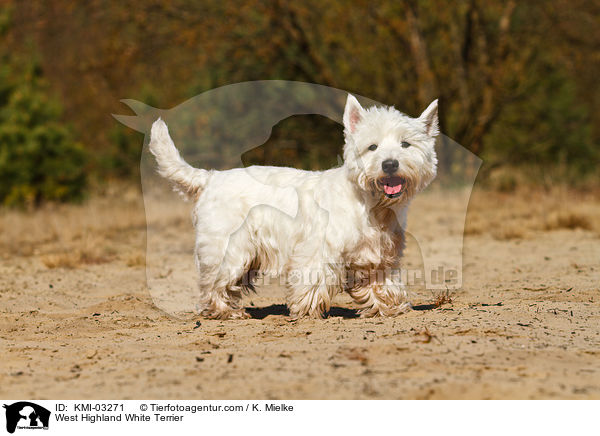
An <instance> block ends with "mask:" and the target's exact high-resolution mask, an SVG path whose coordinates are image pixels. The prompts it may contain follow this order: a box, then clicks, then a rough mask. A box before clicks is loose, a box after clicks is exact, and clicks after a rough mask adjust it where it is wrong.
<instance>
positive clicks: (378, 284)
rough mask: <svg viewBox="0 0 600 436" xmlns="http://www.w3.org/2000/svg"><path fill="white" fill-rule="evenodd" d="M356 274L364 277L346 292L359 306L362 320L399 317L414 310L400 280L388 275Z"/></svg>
mask: <svg viewBox="0 0 600 436" xmlns="http://www.w3.org/2000/svg"><path fill="white" fill-rule="evenodd" d="M356 274H357V275H359V276H362V277H359V280H358V282H356V283H355V284H354V286H351V287H349V288H347V289H346V291H347V292H348V293H349V294H350V296H351V297H352V298H353V299H354V301H355V302H356V303H357V304H358V305H359V311H358V313H359V314H360V316H361V317H362V318H370V317H374V316H398V315H401V314H403V313H406V312H408V311H409V310H411V309H412V305H411V304H410V302H409V301H408V295H407V293H406V289H405V287H404V285H403V284H402V282H401V281H400V280H394V279H392V278H391V277H389V275H387V274H369V273H368V272H366V273H364V272H362V273H361V272H358V273H356ZM371 276H372V277H371Z"/></svg>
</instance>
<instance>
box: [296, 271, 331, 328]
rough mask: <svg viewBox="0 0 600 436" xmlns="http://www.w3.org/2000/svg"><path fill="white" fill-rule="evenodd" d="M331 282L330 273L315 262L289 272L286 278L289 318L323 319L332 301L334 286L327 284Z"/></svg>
mask: <svg viewBox="0 0 600 436" xmlns="http://www.w3.org/2000/svg"><path fill="white" fill-rule="evenodd" d="M311 266H312V267H311ZM332 280H335V277H334V276H333V273H332V271H329V270H328V269H327V268H324V267H322V264H319V263H316V262H315V263H312V264H311V265H303V266H302V268H301V269H294V270H293V271H291V272H290V273H289V274H288V277H287V287H288V289H289V295H288V303H287V305H288V308H289V309H290V316H291V317H292V318H293V319H297V318H301V317H303V316H309V317H311V318H323V316H324V315H325V313H326V312H327V311H328V310H329V308H330V307H331V300H332V299H333V289H334V286H331V283H328V281H332Z"/></svg>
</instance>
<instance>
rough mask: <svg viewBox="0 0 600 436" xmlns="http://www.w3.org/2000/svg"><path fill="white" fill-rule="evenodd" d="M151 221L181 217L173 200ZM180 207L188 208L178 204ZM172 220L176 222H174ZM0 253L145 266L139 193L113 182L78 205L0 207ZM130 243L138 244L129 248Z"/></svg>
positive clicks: (60, 263) (56, 261) (64, 263)
mask: <svg viewBox="0 0 600 436" xmlns="http://www.w3.org/2000/svg"><path fill="white" fill-rule="evenodd" d="M173 202H174V203H175V202H176V205H174V206H173V207H171V205H170V204H169V205H168V206H167V207H165V208H164V211H163V212H161V213H162V214H163V215H162V216H155V217H152V218H151V220H154V221H157V222H161V223H163V224H167V223H168V225H172V224H173V222H174V221H177V220H179V221H181V220H180V218H179V215H181V214H180V213H179V212H178V211H177V205H180V203H182V202H181V201H180V200H179V199H178V198H173ZM181 207H189V205H187V206H186V205H185V204H184V205H183V206H181ZM175 225H177V223H175ZM0 229H1V231H0V258H7V257H12V256H25V257H28V256H36V257H39V259H40V260H41V262H42V263H43V264H44V265H45V266H46V267H48V268H78V267H81V266H85V265H93V264H101V263H106V262H111V261H114V260H116V259H121V260H122V261H124V262H125V263H126V264H127V265H128V266H130V267H137V266H143V265H145V262H146V259H145V254H144V252H143V248H144V237H145V231H146V216H145V213H144V207H143V203H142V198H141V193H139V191H138V190H137V189H135V188H134V187H132V186H118V187H117V188H115V189H112V190H111V189H109V191H108V192H107V193H104V194H102V195H95V196H92V198H90V199H89V200H88V201H87V202H86V203H85V204H82V205H55V204H48V205H45V206H43V207H41V208H40V209H38V210H35V211H34V212H33V213H31V212H28V211H22V210H8V209H0ZM132 248H136V249H137V248H139V249H137V251H136V250H134V251H132Z"/></svg>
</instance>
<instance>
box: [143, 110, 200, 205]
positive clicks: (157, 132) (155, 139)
mask: <svg viewBox="0 0 600 436" xmlns="http://www.w3.org/2000/svg"><path fill="white" fill-rule="evenodd" d="M149 147H150V152H151V153H152V154H153V155H154V157H156V162H157V163H158V174H160V175H161V176H163V177H164V178H165V179H167V180H169V181H171V183H173V185H174V189H175V190H176V191H179V192H180V193H181V194H183V195H184V196H186V197H188V198H198V196H199V195H200V193H201V192H202V189H203V188H204V186H205V185H206V182H207V181H208V176H209V174H210V173H209V172H208V171H206V170H203V169H200V168H194V167H192V166H191V165H190V164H188V163H187V162H186V161H184V160H183V158H182V157H181V155H180V154H179V151H177V148H175V144H174V143H173V140H172V139H171V137H170V136H169V129H168V128H167V125H166V124H165V122H164V121H163V120H162V119H160V118H159V119H158V120H156V121H155V122H154V124H152V129H151V130H150V145H149Z"/></svg>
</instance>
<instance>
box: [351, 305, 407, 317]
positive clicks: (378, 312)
mask: <svg viewBox="0 0 600 436" xmlns="http://www.w3.org/2000/svg"><path fill="white" fill-rule="evenodd" d="M411 310H412V304H410V303H408V302H405V303H401V304H398V305H395V306H377V305H376V306H372V307H366V308H364V309H361V310H359V311H358V314H359V316H360V317H361V318H374V317H379V316H381V317H388V318H391V317H394V316H399V315H402V314H404V313H406V312H410V311H411Z"/></svg>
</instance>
